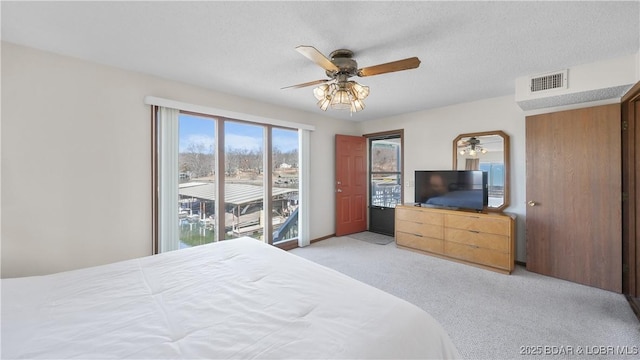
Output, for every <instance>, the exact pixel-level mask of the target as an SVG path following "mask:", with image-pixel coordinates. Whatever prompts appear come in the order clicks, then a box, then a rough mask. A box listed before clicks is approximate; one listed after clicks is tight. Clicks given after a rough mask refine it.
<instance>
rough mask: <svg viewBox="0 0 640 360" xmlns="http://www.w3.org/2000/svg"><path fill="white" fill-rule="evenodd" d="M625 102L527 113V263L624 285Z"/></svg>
mask: <svg viewBox="0 0 640 360" xmlns="http://www.w3.org/2000/svg"><path fill="white" fill-rule="evenodd" d="M620 131H621V127H620V105H619V104H613V105H604V106H597V107H591V108H584V109H577V110H569V111H562V112H557V113H550V114H542V115H535V116H528V117H527V119H526V157H527V175H526V178H527V202H528V205H529V206H527V217H526V236H527V270H530V271H533V272H537V273H540V274H544V275H548V276H553V277H557V278H561V279H565V280H569V281H573V282H577V283H581V284H585V285H589V286H594V287H598V288H601V289H605V290H610V291H615V292H621V291H622V213H621V212H622V209H621V207H622V206H621V196H622V194H621V192H622V185H621V176H622V175H621V145H620V139H621V134H620Z"/></svg>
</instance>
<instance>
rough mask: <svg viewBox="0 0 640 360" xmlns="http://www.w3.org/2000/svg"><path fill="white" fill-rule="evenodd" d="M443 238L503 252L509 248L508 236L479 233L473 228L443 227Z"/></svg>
mask: <svg viewBox="0 0 640 360" xmlns="http://www.w3.org/2000/svg"><path fill="white" fill-rule="evenodd" d="M444 239H445V240H446V241H453V242H456V243H459V244H463V245H471V246H477V247H480V248H483V249H491V250H495V251H499V252H505V253H506V252H509V251H510V250H511V249H510V246H509V245H510V243H509V242H510V241H509V237H508V236H505V235H496V234H488V233H481V232H477V231H475V230H462V229H454V228H445V229H444Z"/></svg>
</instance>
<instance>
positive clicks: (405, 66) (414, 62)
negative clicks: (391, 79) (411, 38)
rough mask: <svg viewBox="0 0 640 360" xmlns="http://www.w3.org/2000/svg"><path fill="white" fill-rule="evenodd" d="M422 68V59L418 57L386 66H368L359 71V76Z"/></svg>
mask: <svg viewBox="0 0 640 360" xmlns="http://www.w3.org/2000/svg"><path fill="white" fill-rule="evenodd" d="M418 66H420V59H418V58H417V57H415V56H414V57H411V58H407V59H404V60H398V61H392V62H388V63H386V64H380V65H374V66H368V67H365V68H362V69H358V76H360V77H364V76H372V75H380V74H386V73H390V72H394V71H401V70H409V69H415V68H417V67H418Z"/></svg>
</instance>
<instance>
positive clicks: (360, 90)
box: [349, 81, 369, 100]
mask: <svg viewBox="0 0 640 360" xmlns="http://www.w3.org/2000/svg"><path fill="white" fill-rule="evenodd" d="M349 83H350V84H351V91H353V94H354V96H355V97H356V99H359V100H364V99H366V98H367V96H369V87H368V86H364V85H360V84H358V83H357V82H355V81H349Z"/></svg>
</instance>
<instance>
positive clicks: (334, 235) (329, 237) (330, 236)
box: [311, 234, 336, 244]
mask: <svg viewBox="0 0 640 360" xmlns="http://www.w3.org/2000/svg"><path fill="white" fill-rule="evenodd" d="M332 237H336V234H331V235H327V236H323V237H319V238H316V239H313V240H311V243H312V244H313V243H314V242H318V241H322V240H327V239H331V238H332Z"/></svg>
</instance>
